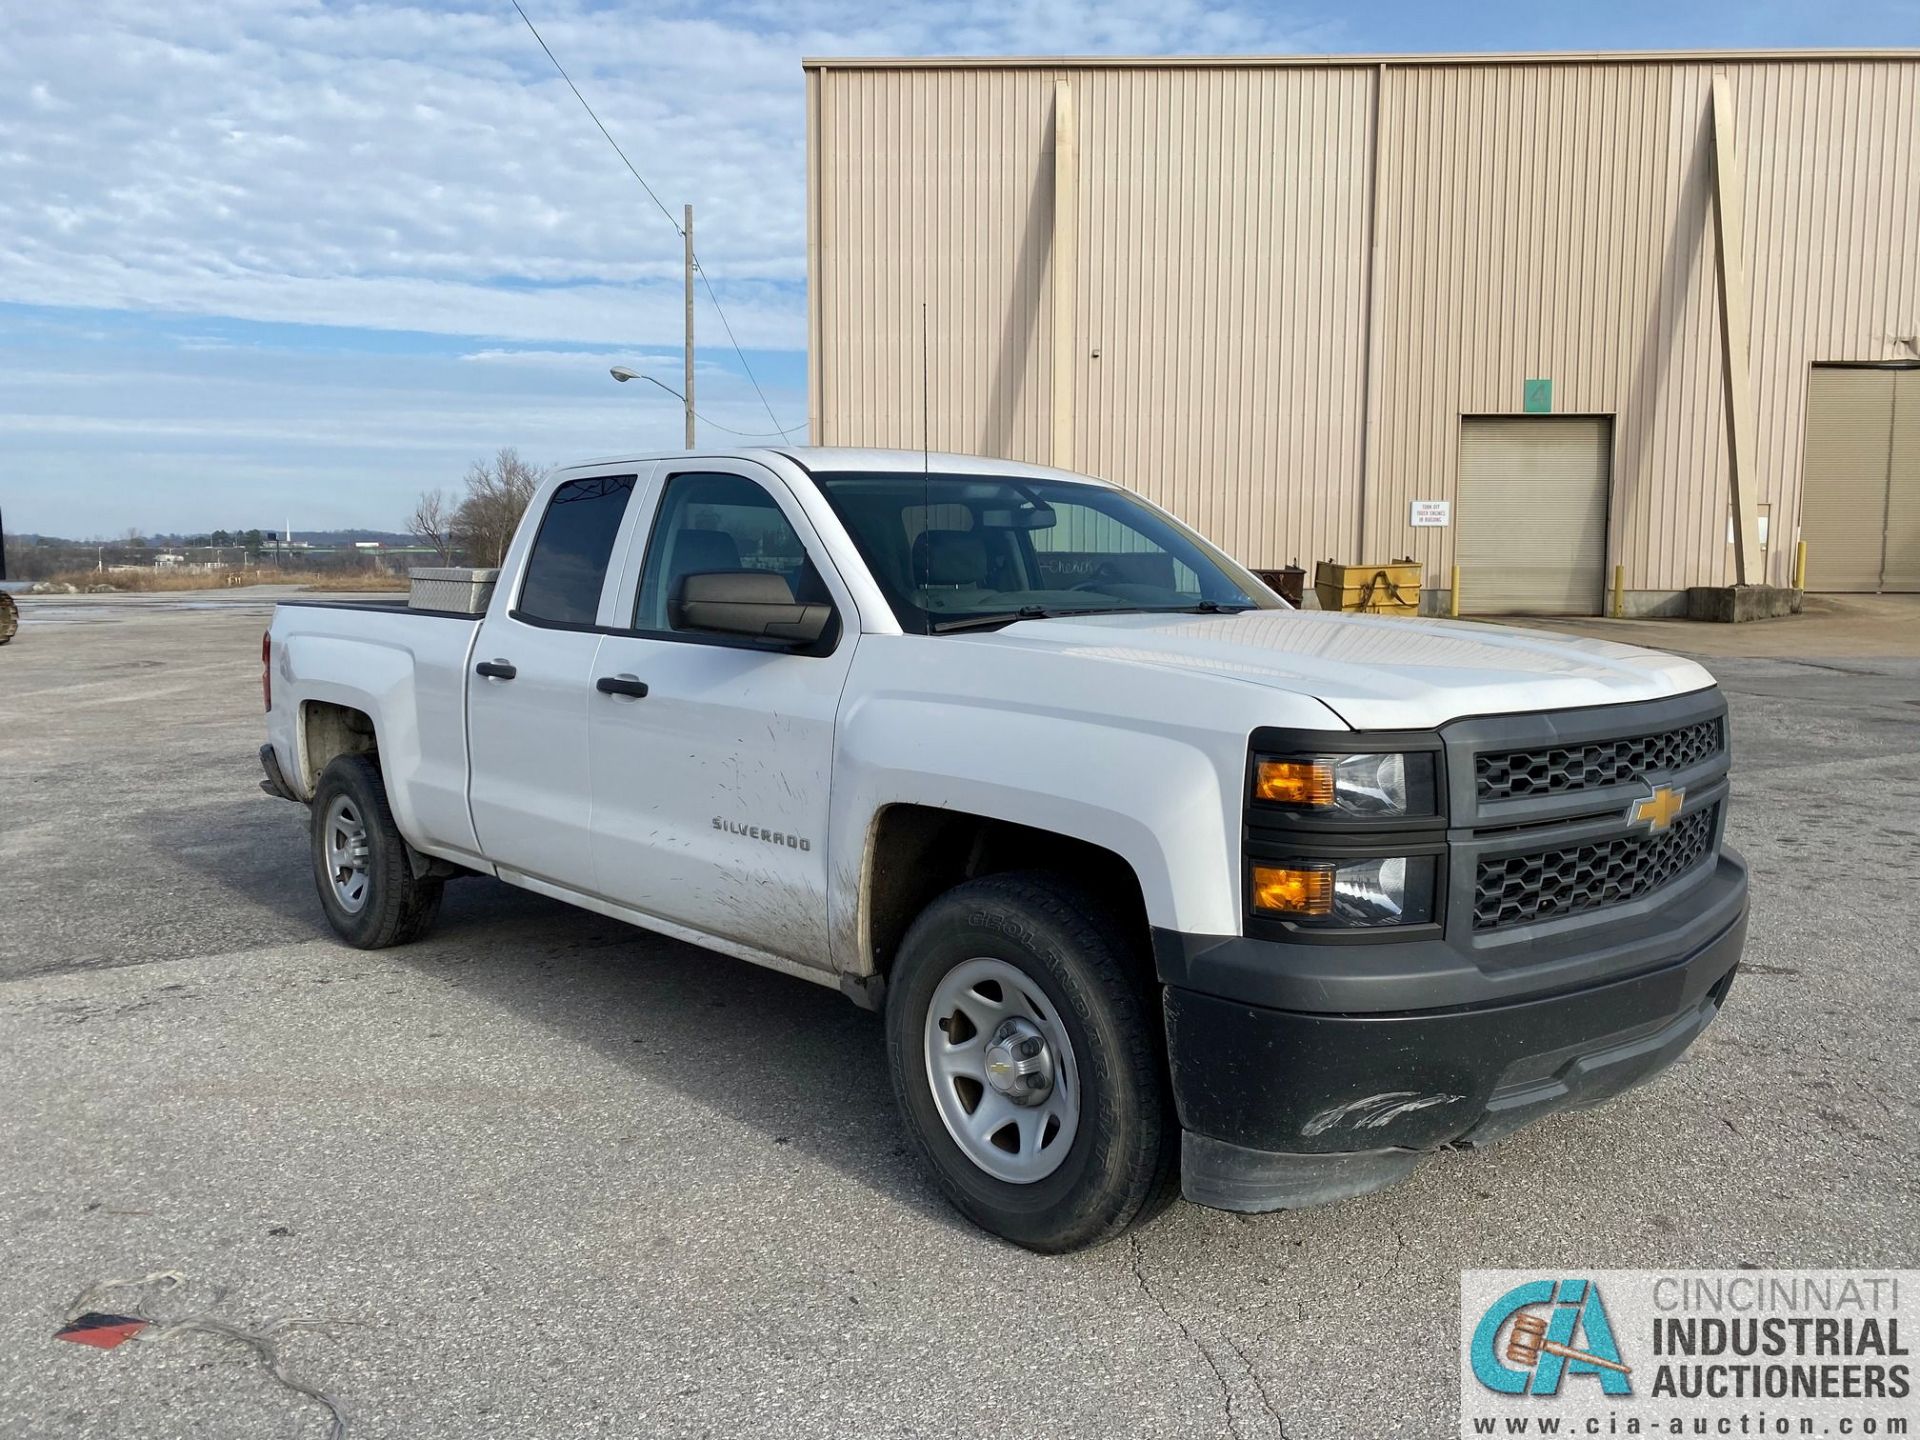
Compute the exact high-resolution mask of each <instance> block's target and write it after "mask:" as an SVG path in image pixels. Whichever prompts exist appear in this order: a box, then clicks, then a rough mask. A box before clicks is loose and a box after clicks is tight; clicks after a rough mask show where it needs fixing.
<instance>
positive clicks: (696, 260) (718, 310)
mask: <svg viewBox="0 0 1920 1440" xmlns="http://www.w3.org/2000/svg"><path fill="white" fill-rule="evenodd" d="M512 4H513V8H514V10H515V11H516V12H518V14H519V16H520V19H521V20H522V21H524V22H525V24H526V27H527V29H528V30H529V31H530V32H532V35H533V38H534V39H535V40H537V41H539V43H540V48H541V49H542V50H544V51H545V52H546V56H547V59H549V60H551V61H552V62H553V68H554V69H555V70H558V71H559V72H560V78H561V79H562V80H564V81H566V82H567V88H568V89H569V90H571V91H573V98H574V99H576V100H578V101H579V102H580V108H581V109H583V110H585V111H586V112H587V117H588V118H589V119H591V120H592V121H593V123H594V125H595V126H597V127H598V128H599V131H600V133H601V134H602V135H604V136H606V138H607V143H608V144H609V145H611V146H612V147H613V153H614V154H616V155H618V156H619V157H620V163H621V164H623V165H625V166H626V167H627V170H628V173H630V174H631V175H632V176H633V178H634V179H636V180H638V181H639V182H640V188H641V189H642V190H644V191H646V192H647V198H648V199H649V200H651V201H653V203H654V204H655V206H657V207H658V208H659V211H660V213H661V214H662V215H664V216H665V217H666V220H667V224H669V225H671V226H672V227H673V233H674V234H675V235H679V236H681V237H682V238H684V237H685V234H686V232H685V231H683V230H682V229H681V228H680V222H679V221H677V220H675V219H674V218H673V212H672V211H671V210H669V209H667V207H666V206H665V205H663V204H661V201H660V197H659V196H658V195H656V194H655V193H654V190H653V187H652V186H651V185H649V184H647V180H646V177H645V176H644V175H642V174H641V173H640V172H639V170H638V169H636V168H635V166H634V163H633V161H631V160H629V159H627V152H626V151H624V150H622V149H621V148H620V142H619V141H618V140H616V139H614V138H613V132H612V131H610V130H608V129H607V127H606V125H605V124H604V123H602V121H601V119H600V117H599V115H597V114H595V113H594V108H593V106H592V105H590V104H588V103H587V97H586V96H584V95H582V94H581V93H580V87H579V86H578V85H576V84H574V83H573V77H572V76H571V75H569V74H568V73H567V67H566V66H564V65H562V64H561V63H560V57H559V56H557V55H555V54H554V53H553V50H552V48H551V47H550V46H549V45H548V44H547V42H546V40H545V39H544V38H543V37H542V36H541V34H540V31H539V29H538V28H537V27H536V26H535V25H534V23H533V21H532V20H531V19H530V18H529V17H528V15H527V12H526V11H525V10H523V9H521V7H520V0H512ZM693 268H694V271H695V273H696V274H698V275H699V277H700V283H701V284H702V285H703V286H705V287H706V291H707V299H709V300H711V301H712V302H713V311H714V314H716V315H718V316H719V317H720V326H721V328H722V329H724V330H725V331H726V332H727V343H728V344H729V345H731V346H733V353H734V355H735V357H736V358H737V359H738V360H739V361H740V368H741V369H742V370H744V371H745V372H746V374H747V380H748V383H750V384H751V385H752V386H753V393H754V394H756V395H758V396H759V397H760V404H761V405H762V406H763V407H764V408H765V410H766V412H767V419H769V420H771V421H772V422H773V430H772V431H771V432H769V433H771V434H775V435H780V436H786V435H789V434H791V433H792V432H793V431H795V430H804V429H805V428H806V426H805V425H793V426H788V427H786V428H784V429H783V428H782V427H781V424H780V417H779V416H778V415H776V414H774V413H773V406H772V405H770V404H768V402H767V393H766V391H764V390H762V389H761V388H760V380H759V377H758V376H756V375H755V374H754V373H753V366H751V365H749V364H748V363H747V352H746V351H744V350H742V349H741V348H740V342H739V341H738V340H737V339H735V338H734V334H733V324H732V322H731V321H729V320H728V319H727V312H726V311H725V310H724V309H723V308H722V307H721V304H720V297H719V296H718V295H717V294H715V293H714V289H713V282H712V281H711V280H709V279H708V278H707V270H706V267H705V266H704V265H702V264H701V263H700V256H699V253H698V252H697V251H696V252H694V256H693ZM648 378H651V377H648ZM654 383H655V384H656V385H658V384H659V383H660V382H659V381H657V380H656V381H654ZM660 388H661V389H663V390H664V389H666V388H667V387H666V386H664V385H661V386H660ZM694 415H695V417H696V418H699V419H704V418H705V417H704V416H701V415H700V413H699V412H698V411H695V412H694ZM707 423H708V424H712V423H713V422H711V421H708V422H707ZM714 428H716V429H719V430H727V429H728V427H727V426H725V425H717V426H715V427H714ZM728 433H729V434H733V435H748V436H749V437H750V438H751V432H749V431H745V430H729V431H728Z"/></svg>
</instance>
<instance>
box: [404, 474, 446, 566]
mask: <svg viewBox="0 0 1920 1440" xmlns="http://www.w3.org/2000/svg"><path fill="white" fill-rule="evenodd" d="M453 518H454V505H453V502H452V500H451V499H449V498H448V495H447V492H446V491H444V490H422V491H421V492H420V499H419V500H418V502H416V503H415V505H414V507H413V513H412V514H411V515H409V516H408V517H407V533H408V534H410V535H412V536H413V538H414V539H416V540H418V541H419V542H420V543H421V544H422V545H431V546H432V547H433V548H434V551H435V553H437V554H438V555H439V556H440V563H441V564H442V565H451V564H452V563H453Z"/></svg>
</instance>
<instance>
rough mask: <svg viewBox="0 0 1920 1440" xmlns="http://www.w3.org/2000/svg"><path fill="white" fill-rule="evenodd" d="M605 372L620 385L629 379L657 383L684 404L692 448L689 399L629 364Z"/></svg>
mask: <svg viewBox="0 0 1920 1440" xmlns="http://www.w3.org/2000/svg"><path fill="white" fill-rule="evenodd" d="M607 373H608V374H609V375H611V376H613V378H614V379H616V380H618V381H619V382H620V383H621V384H622V385H624V384H626V383H627V381H629V380H644V381H646V382H647V383H648V384H649V385H658V386H659V387H660V388H661V389H662V390H664V391H666V392H667V394H669V395H671V396H673V398H674V399H676V400H678V401H679V402H680V403H681V404H682V405H684V406H685V407H686V411H687V448H688V449H689V450H691V449H692V448H693V402H692V401H691V400H689V399H688V398H687V397H686V396H685V395H682V394H681V393H680V392H679V391H678V390H676V389H674V388H673V387H672V386H671V385H669V384H667V383H666V382H665V381H662V380H656V379H654V378H653V376H651V375H648V374H645V373H644V372H642V371H639V370H636V369H634V368H633V367H632V366H631V365H615V366H614V367H613V368H612V369H611V370H609V371H607Z"/></svg>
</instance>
